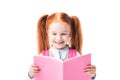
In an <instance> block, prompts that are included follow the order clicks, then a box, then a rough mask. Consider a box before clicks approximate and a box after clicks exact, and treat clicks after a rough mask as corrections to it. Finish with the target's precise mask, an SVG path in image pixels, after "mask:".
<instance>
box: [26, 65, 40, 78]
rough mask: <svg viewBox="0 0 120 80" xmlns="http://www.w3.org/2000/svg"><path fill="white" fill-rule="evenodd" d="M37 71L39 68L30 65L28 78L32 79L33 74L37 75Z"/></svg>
mask: <svg viewBox="0 0 120 80" xmlns="http://www.w3.org/2000/svg"><path fill="white" fill-rule="evenodd" d="M39 71H40V68H39V67H38V66H37V65H35V64H32V65H31V66H30V68H29V73H28V75H29V77H30V78H33V77H34V74H35V73H38V72H39Z"/></svg>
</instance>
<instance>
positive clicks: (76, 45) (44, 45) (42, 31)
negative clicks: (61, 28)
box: [37, 12, 83, 55]
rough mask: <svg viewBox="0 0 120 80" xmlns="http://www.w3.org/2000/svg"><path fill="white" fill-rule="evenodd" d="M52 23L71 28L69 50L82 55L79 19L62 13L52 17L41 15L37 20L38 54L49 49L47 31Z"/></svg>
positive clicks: (54, 14)
mask: <svg viewBox="0 0 120 80" xmlns="http://www.w3.org/2000/svg"><path fill="white" fill-rule="evenodd" d="M53 22H64V23H67V24H68V25H70V27H71V34H72V38H71V42H70V43H71V48H73V49H76V50H77V51H78V52H79V53H80V54H81V55H82V43H83V40H82V30H81V25H80V21H79V18H78V17H77V16H69V15H67V14H66V13H64V12H61V13H53V14H52V15H50V16H48V15H43V16H42V17H40V19H39V20H38V26H37V30H38V54H40V53H41V52H42V51H43V50H45V49H49V47H50V46H49V41H48V35H47V30H48V29H49V25H50V24H51V23H53Z"/></svg>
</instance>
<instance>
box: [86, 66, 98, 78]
mask: <svg viewBox="0 0 120 80" xmlns="http://www.w3.org/2000/svg"><path fill="white" fill-rule="evenodd" d="M84 72H85V73H87V74H88V75H90V76H91V77H94V76H95V74H96V66H94V65H87V67H86V68H85V69H84Z"/></svg>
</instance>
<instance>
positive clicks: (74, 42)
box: [71, 16, 83, 55]
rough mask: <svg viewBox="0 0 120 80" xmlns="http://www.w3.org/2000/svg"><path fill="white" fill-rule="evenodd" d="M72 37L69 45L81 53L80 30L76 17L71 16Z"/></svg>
mask: <svg viewBox="0 0 120 80" xmlns="http://www.w3.org/2000/svg"><path fill="white" fill-rule="evenodd" d="M71 18H72V39H71V47H72V48H75V49H76V50H77V51H78V52H79V53H80V55H82V44H83V39H82V30H81V25H80V21H79V19H78V17H76V16H72V17H71Z"/></svg>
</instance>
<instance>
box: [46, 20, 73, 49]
mask: <svg viewBox="0 0 120 80" xmlns="http://www.w3.org/2000/svg"><path fill="white" fill-rule="evenodd" d="M48 38H49V42H50V44H51V45H52V46H53V47H54V48H56V49H63V48H65V47H66V45H67V43H68V42H69V41H70V39H71V29H70V26H69V25H68V24H66V23H60V22H55V23H51V24H50V26H49V29H48Z"/></svg>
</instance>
